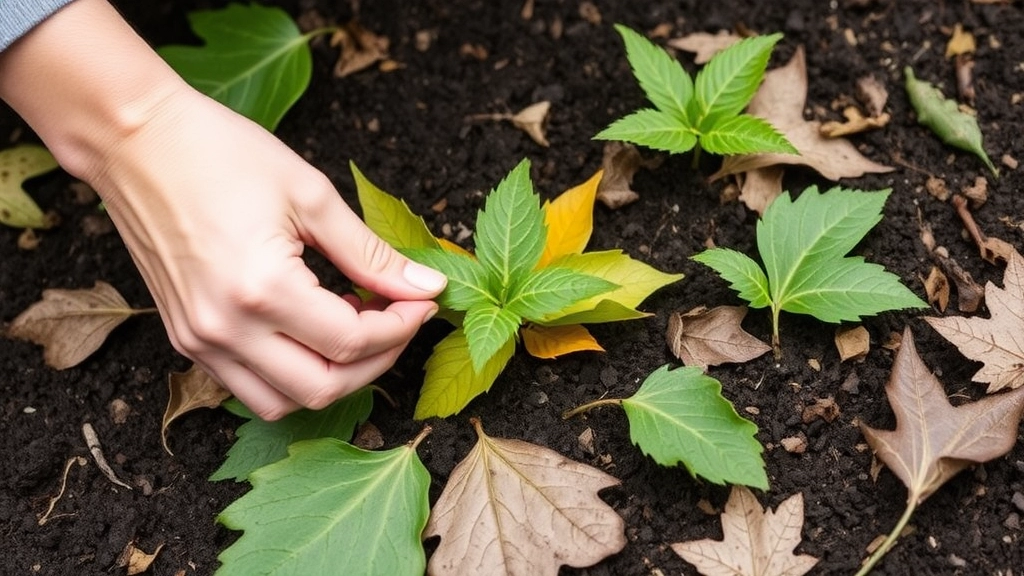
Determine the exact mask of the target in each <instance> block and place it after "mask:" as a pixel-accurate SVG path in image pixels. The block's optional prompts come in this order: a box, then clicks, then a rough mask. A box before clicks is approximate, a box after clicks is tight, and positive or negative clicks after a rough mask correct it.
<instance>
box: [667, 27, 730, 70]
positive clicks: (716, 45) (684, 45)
mask: <svg viewBox="0 0 1024 576" xmlns="http://www.w3.org/2000/svg"><path fill="white" fill-rule="evenodd" d="M740 40H742V37H740V36H738V35H736V34H733V33H732V32H729V31H728V30H719V31H718V33H716V34H710V33H708V32H694V33H693V34H688V35H686V36H683V37H682V38H673V39H672V40H669V41H668V42H667V44H668V45H669V46H671V47H673V48H678V49H679V50H685V51H686V52H693V53H695V54H696V56H694V58H693V63H694V64H707V63H708V61H709V60H711V58H712V57H713V56H714V55H715V54H718V53H719V52H721V51H722V50H725V49H726V48H728V47H729V46H732V45H733V44H735V43H737V42H739V41H740Z"/></svg>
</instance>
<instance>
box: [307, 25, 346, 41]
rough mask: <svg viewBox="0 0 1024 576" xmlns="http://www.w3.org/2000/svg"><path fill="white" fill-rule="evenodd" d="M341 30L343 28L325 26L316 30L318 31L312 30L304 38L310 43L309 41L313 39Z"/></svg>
mask: <svg viewBox="0 0 1024 576" xmlns="http://www.w3.org/2000/svg"><path fill="white" fill-rule="evenodd" d="M339 30H341V26H324V27H323V28H316V29H313V30H310V31H309V32H306V33H305V34H303V35H302V36H303V37H304V38H305V39H306V41H307V42H308V41H309V40H312V39H313V38H315V37H317V36H323V35H325V34H334V33H335V32H338V31H339Z"/></svg>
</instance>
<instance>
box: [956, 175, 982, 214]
mask: <svg viewBox="0 0 1024 576" xmlns="http://www.w3.org/2000/svg"><path fill="white" fill-rule="evenodd" d="M961 193H962V194H963V195H964V197H965V198H967V201H968V202H970V204H971V209H972V210H977V209H978V208H981V206H982V205H983V204H984V203H985V202H987V201H988V180H987V179H986V178H985V177H984V176H978V177H976V178H975V179H974V184H973V185H971V186H965V187H964V189H963V190H962V191H961Z"/></svg>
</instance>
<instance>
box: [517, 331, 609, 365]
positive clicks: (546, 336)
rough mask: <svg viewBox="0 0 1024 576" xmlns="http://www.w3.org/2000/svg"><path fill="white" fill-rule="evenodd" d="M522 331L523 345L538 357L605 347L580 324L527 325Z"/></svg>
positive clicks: (551, 356)
mask: <svg viewBox="0 0 1024 576" xmlns="http://www.w3.org/2000/svg"><path fill="white" fill-rule="evenodd" d="M520 333H521V334H522V335H523V346H525V347H526V351H527V352H529V353H530V355H532V356H534V357H536V358H556V357H558V356H562V355H563V354H568V353H570V352H580V351H583V350H593V351H596V352H604V348H602V347H601V345H600V344H598V343H597V340H594V337H593V336H591V335H590V332H587V329H586V328H584V327H583V326H580V325H579V324H570V325H568V326H538V325H535V324H534V325H530V326H525V327H524V328H523V329H522V330H521V331H520Z"/></svg>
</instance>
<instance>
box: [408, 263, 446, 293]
mask: <svg viewBox="0 0 1024 576" xmlns="http://www.w3.org/2000/svg"><path fill="white" fill-rule="evenodd" d="M402 276H404V277H405V281H406V282H408V283H409V284H412V285H413V286H415V287H416V288H419V289H420V290H423V291H424V292H438V291H440V290H441V289H442V288H444V286H445V284H447V283H448V279H447V278H445V275H444V274H441V273H440V272H438V271H437V270H434V269H433V268H428V267H426V266H424V265H422V264H420V263H418V262H413V261H412V260H410V261H408V262H406V264H405V269H404V270H403V271H402Z"/></svg>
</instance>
